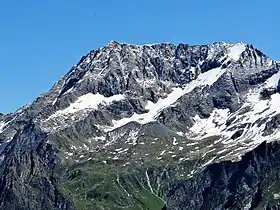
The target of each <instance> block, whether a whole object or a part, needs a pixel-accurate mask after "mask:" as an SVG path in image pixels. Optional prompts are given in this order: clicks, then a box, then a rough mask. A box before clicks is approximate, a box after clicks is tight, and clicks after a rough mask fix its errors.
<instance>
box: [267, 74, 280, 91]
mask: <svg viewBox="0 0 280 210" xmlns="http://www.w3.org/2000/svg"><path fill="white" fill-rule="evenodd" d="M279 79H280V72H278V73H277V74H274V75H272V76H271V77H270V78H269V79H267V80H266V81H265V88H271V87H273V88H276V87H277V85H278V81H279Z"/></svg>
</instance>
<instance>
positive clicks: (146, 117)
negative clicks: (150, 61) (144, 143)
mask: <svg viewBox="0 0 280 210" xmlns="http://www.w3.org/2000/svg"><path fill="white" fill-rule="evenodd" d="M224 72H225V69H221V68H215V69H212V70H209V71H207V72H205V73H202V74H200V75H199V76H198V78H197V79H196V80H193V81H191V82H190V83H188V84H187V85H186V86H185V87H184V88H173V91H172V92H171V93H170V94H169V95H168V96H167V97H166V98H160V99H159V100H158V102H157V103H152V102H151V101H148V103H147V105H146V107H145V108H146V109H147V110H149V112H147V113H145V114H137V113H134V114H133V115H132V116H131V117H128V118H123V119H121V120H114V121H113V124H114V126H113V127H111V128H108V129H107V130H106V131H111V130H114V129H116V128H119V127H121V126H123V125H125V124H127V123H129V122H132V121H135V122H138V123H141V124H145V123H149V122H152V121H155V118H156V117H157V116H158V114H159V113H160V112H161V111H162V110H163V109H165V108H167V107H169V106H171V105H172V104H174V103H175V102H176V101H177V100H178V99H179V98H180V97H182V96H183V95H185V94H187V93H189V92H191V91H192V90H194V89H195V88H196V87H202V86H206V85H209V86H210V85H212V84H213V83H215V82H216V81H217V80H218V79H219V77H220V76H221V75H222V74H223V73H224Z"/></svg>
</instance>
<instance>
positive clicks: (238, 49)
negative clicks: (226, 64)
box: [228, 43, 246, 61]
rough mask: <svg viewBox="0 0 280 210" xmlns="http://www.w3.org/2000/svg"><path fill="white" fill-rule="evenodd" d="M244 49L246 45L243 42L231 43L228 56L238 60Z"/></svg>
mask: <svg viewBox="0 0 280 210" xmlns="http://www.w3.org/2000/svg"><path fill="white" fill-rule="evenodd" d="M245 49H246V45H245V44H244V43H238V44H235V45H233V46H232V47H231V48H230V49H229V54H228V58H229V59H232V60H235V61H237V60H239V58H240V55H241V54H242V53H243V52H244V51H245Z"/></svg>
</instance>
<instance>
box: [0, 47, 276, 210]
mask: <svg viewBox="0 0 280 210" xmlns="http://www.w3.org/2000/svg"><path fill="white" fill-rule="evenodd" d="M279 69H280V65H279V63H278V62H276V61H273V60H271V59H270V58H269V57H267V56H266V55H265V54H263V53H262V52H260V51H259V50H258V49H256V48H254V47H253V46H251V45H246V44H243V43H238V44H228V43H214V44H210V45H201V46H200V45H195V46H192V45H187V44H179V45H177V46H176V45H173V44H166V43H165V44H155V45H144V46H136V45H129V44H121V43H117V42H110V43H109V45H108V46H105V47H103V48H100V49H98V50H93V51H91V52H90V53H89V54H88V55H86V56H84V57H82V59H81V60H80V61H79V62H78V64H77V65H75V66H74V67H72V68H71V69H70V71H69V72H68V73H67V74H66V75H65V76H63V77H62V78H61V79H60V80H59V81H58V82H56V83H55V84H54V85H53V87H52V88H51V89H50V91H48V92H47V93H44V94H42V95H41V96H40V97H38V98H37V99H36V100H35V101H34V102H32V103H31V104H30V105H27V106H25V107H22V108H21V109H19V110H17V111H16V112H15V113H11V114H4V115H2V114H0V160H1V167H0V189H1V190H0V207H1V208H4V209H74V207H75V208H78V209H162V208H163V206H164V204H166V206H165V208H167V209H176V208H177V209H211V208H213V209H240V208H241V209H242V208H245V206H247V207H248V206H249V205H250V206H252V208H253V207H255V206H256V207H261V208H262V207H263V206H267V207H268V206H273V205H276V204H277V199H278V197H277V195H278V194H277V193H278V192H277V190H276V189H277V184H278V182H277V167H276V166H277V163H278V162H277V155H278V146H277V145H278V144H277V143H272V144H270V143H269V144H261V143H262V142H264V141H276V140H278V139H279V137H280V132H279V131H278V126H279V115H280V108H279V107H280V104H278V101H280V94H279ZM260 144H261V145H260ZM258 145H260V146H259V147H257V146H258ZM256 147H257V148H256ZM255 148H256V149H255ZM249 151H252V152H250V153H247V152H249ZM262 151H263V152H262ZM245 153H247V154H246V155H245V156H244V157H243V158H242V160H241V161H240V158H241V156H242V155H244V154H245ZM232 161H238V162H232ZM213 163H214V164H213ZM211 164H213V165H211ZM208 165H211V166H209V167H207V166H208ZM205 167H207V168H206V169H205V170H203V169H204V168H205ZM272 182H273V183H274V184H273V183H272ZM274 185H275V186H274ZM268 186H270V188H269V187H268ZM271 186H272V187H274V188H275V189H274V188H273V190H274V191H273V192H274V193H272V191H268V188H269V189H272V187H271ZM274 194H275V195H274ZM279 198H280V196H279ZM260 199H261V202H259V203H258V202H257V200H260ZM247 207H246V208H247ZM246 208H245V209H246ZM248 208H249V207H248Z"/></svg>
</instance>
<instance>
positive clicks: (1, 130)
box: [0, 122, 6, 133]
mask: <svg viewBox="0 0 280 210" xmlns="http://www.w3.org/2000/svg"><path fill="white" fill-rule="evenodd" d="M5 126H6V123H4V122H0V133H2V132H3V129H4V127H5Z"/></svg>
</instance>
